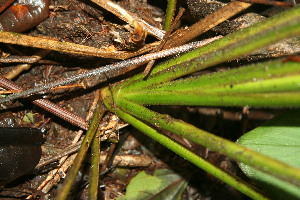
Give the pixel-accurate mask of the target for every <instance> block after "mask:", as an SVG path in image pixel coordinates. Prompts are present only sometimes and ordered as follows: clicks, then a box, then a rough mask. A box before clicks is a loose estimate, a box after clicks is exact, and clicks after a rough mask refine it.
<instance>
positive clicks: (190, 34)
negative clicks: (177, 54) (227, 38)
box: [164, 1, 251, 49]
mask: <svg viewBox="0 0 300 200" xmlns="http://www.w3.org/2000/svg"><path fill="white" fill-rule="evenodd" d="M250 6H251V4H249V3H245V2H240V1H233V2H230V3H228V4H227V5H226V6H224V7H222V8H220V9H218V10H217V11H215V12H214V13H212V14H210V15H208V16H206V17H205V18H204V19H202V20H200V21H199V22H197V23H195V24H193V25H192V26H190V27H188V28H184V29H179V30H178V31H176V32H175V33H173V34H172V35H171V36H170V39H169V40H168V42H167V43H166V44H165V47H164V48H166V49H168V48H171V47H173V46H174V45H176V46H177V45H181V44H184V43H186V42H188V41H190V40H192V39H194V38H196V37H198V36H199V35H201V34H202V33H204V32H206V31H208V30H210V29H211V28H213V27H215V26H216V25H218V24H220V23H222V22H224V21H225V20H227V19H229V18H231V17H233V16H234V15H236V14H238V13H240V12H241V11H243V10H245V9H247V8H248V7H250ZM174 41H176V42H175V43H174Z"/></svg>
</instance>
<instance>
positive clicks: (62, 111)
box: [0, 76, 88, 130]
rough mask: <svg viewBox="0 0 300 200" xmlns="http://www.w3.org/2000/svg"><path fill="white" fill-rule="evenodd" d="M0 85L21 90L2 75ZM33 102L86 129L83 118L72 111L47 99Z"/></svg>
mask: <svg viewBox="0 0 300 200" xmlns="http://www.w3.org/2000/svg"><path fill="white" fill-rule="evenodd" d="M0 85H1V86H2V87H4V88H6V89H10V90H21V91H22V88H21V87H20V86H18V85H17V84H15V83H14V82H13V81H11V80H8V79H6V78H4V77H2V76H0ZM32 103H33V104H35V105H37V106H39V107H41V108H43V109H45V110H47V111H49V112H51V113H52V114H54V115H56V116H58V117H60V118H62V119H64V120H66V121H68V122H70V123H71V124H74V125H76V126H79V127H80V128H82V129H84V130H87V128H88V125H87V123H86V121H85V120H84V119H82V118H81V117H79V116H78V115H75V114H74V113H72V112H70V111H68V110H66V109H64V108H62V107H60V106H58V105H56V104H55V103H53V102H51V101H49V100H47V99H37V100H34V101H32Z"/></svg>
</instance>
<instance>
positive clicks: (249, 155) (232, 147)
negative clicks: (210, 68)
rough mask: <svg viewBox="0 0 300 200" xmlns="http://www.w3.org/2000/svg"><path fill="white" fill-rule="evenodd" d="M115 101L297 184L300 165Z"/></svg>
mask: <svg viewBox="0 0 300 200" xmlns="http://www.w3.org/2000/svg"><path fill="white" fill-rule="evenodd" d="M117 105H119V106H120V107H121V108H122V110H124V111H125V112H127V113H129V114H131V115H133V116H135V117H137V118H139V119H142V120H143V121H146V122H148V123H150V124H152V125H154V126H155V127H157V128H162V129H165V130H168V131H170V132H172V133H175V134H177V135H179V136H181V137H184V138H186V139H188V140H190V141H192V142H195V143H197V144H200V145H203V146H205V147H207V148H209V149H211V150H213V151H217V152H219V153H222V154H225V155H226V156H228V157H230V158H232V159H234V160H236V161H239V162H243V163H245V164H247V165H249V166H251V167H254V168H256V169H258V170H261V171H263V172H266V173H268V174H271V175H273V176H276V177H278V178H280V179H282V180H284V181H288V182H290V183H292V184H294V185H297V186H300V169H297V168H294V167H292V166H289V165H287V164H285V163H282V162H279V161H277V160H274V159H272V158H269V157H267V156H264V155H262V154H260V153H257V152H254V151H252V150H250V149H247V148H244V147H242V146H240V145H238V144H236V143H234V142H231V141H228V140H226V139H223V138H221V137H218V136H215V135H213V134H211V133H208V132H206V131H203V130H201V129H198V128H197V127H195V126H193V125H191V124H188V123H186V122H184V121H182V120H177V119H174V118H172V117H170V116H169V115H165V114H159V113H156V112H154V111H151V110H149V109H147V108H145V107H144V106H141V105H138V104H135V103H132V102H129V101H126V100H124V99H120V100H118V101H117Z"/></svg>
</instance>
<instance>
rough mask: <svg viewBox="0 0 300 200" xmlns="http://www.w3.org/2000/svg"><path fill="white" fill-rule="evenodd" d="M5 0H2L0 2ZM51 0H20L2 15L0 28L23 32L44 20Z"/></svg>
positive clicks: (0, 16)
mask: <svg viewBox="0 0 300 200" xmlns="http://www.w3.org/2000/svg"><path fill="white" fill-rule="evenodd" d="M1 2H2V3H3V2H5V0H4V1H3V0H0V3H1ZM49 4H50V0H18V1H16V2H15V3H14V4H13V5H11V6H10V7H8V8H7V9H6V10H5V11H4V12H3V13H2V14H1V15H0V30H2V31H11V32H23V31H26V30H28V29H30V28H33V27H34V26H36V25H38V24H39V23H41V22H42V21H44V20H45V19H46V18H47V17H48V15H49Z"/></svg>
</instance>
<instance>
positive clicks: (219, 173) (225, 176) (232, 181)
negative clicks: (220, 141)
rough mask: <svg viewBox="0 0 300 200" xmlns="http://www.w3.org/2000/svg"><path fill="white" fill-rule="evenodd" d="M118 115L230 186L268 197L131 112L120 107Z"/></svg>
mask: <svg viewBox="0 0 300 200" xmlns="http://www.w3.org/2000/svg"><path fill="white" fill-rule="evenodd" d="M116 112H117V114H118V116H120V117H121V118H122V119H124V120H125V121H126V122H128V123H130V124H131V125H133V126H134V127H135V128H137V129H138V130H140V131H142V132H143V133H145V134H146V135H148V136H149V137H151V138H152V139H154V140H156V141H158V142H159V143H161V144H162V145H164V146H165V147H167V148H169V149H170V150H172V151H173V152H175V153H176V154H178V155H179V156H182V157H183V158H185V159H186V160H188V161H189V162H191V163H193V164H194V165H196V166H198V167H200V168H202V169H203V170H205V171H207V172H208V173H210V174H212V175H213V176H215V177H217V178H219V179H221V180H222V181H224V182H225V183H227V184H229V185H230V186H232V187H234V188H235V189H237V190H239V191H240V192H242V193H244V194H246V195H248V196H249V197H251V198H253V199H268V198H267V197H266V196H264V195H263V194H262V193H261V192H260V191H259V190H258V189H256V188H255V187H253V186H252V185H250V184H248V183H246V182H245V181H243V180H242V179H240V178H239V177H236V176H235V175H233V174H229V173H227V172H225V171H223V170H221V169H219V168H217V167H216V166H214V165H212V164H211V163H209V162H208V161H206V160H205V159H203V158H201V157H199V156H198V155H196V154H194V153H193V152H191V151H190V150H188V149H187V148H185V147H183V146H182V145H180V144H178V143H176V142H175V141H173V140H172V139H170V138H168V137H167V136H164V135H163V134H160V133H159V132H157V131H156V130H155V129H153V128H151V127H150V126H148V125H146V124H145V123H143V122H141V121H140V120H138V119H137V118H135V117H133V116H131V115H130V114H127V113H125V112H123V111H121V110H120V109H117V110H116Z"/></svg>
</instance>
